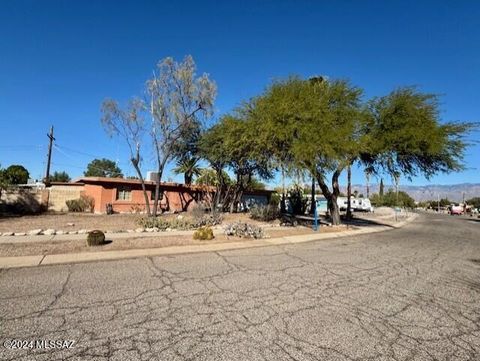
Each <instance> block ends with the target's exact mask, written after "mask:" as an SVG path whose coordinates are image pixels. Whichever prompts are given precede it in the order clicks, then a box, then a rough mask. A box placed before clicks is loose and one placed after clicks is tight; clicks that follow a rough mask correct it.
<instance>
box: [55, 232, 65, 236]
mask: <svg viewBox="0 0 480 361" xmlns="http://www.w3.org/2000/svg"><path fill="white" fill-rule="evenodd" d="M55 234H56V235H57V236H61V235H64V234H66V232H65V231H57V233H55Z"/></svg>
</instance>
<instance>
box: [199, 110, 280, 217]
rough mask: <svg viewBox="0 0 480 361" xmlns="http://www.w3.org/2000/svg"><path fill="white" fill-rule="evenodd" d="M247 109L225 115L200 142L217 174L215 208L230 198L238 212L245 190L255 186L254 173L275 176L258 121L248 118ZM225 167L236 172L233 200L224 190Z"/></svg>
mask: <svg viewBox="0 0 480 361" xmlns="http://www.w3.org/2000/svg"><path fill="white" fill-rule="evenodd" d="M244 110H245V109H242V110H238V111H237V112H236V114H235V116H233V115H226V116H224V117H222V119H221V120H220V122H219V123H218V124H216V125H215V126H213V127H212V128H211V129H209V130H208V131H207V132H206V133H205V134H204V135H203V137H202V139H201V141H200V149H201V154H202V157H204V158H205V159H207V160H208V161H209V162H210V165H211V167H212V168H213V169H214V170H215V172H216V174H217V183H216V184H217V190H216V199H215V201H214V207H216V206H217V205H218V204H219V203H220V202H221V203H222V204H223V207H224V208H225V206H226V203H227V200H228V205H229V208H230V212H237V211H238V205H239V203H240V202H241V199H242V196H243V193H244V191H245V190H247V189H249V188H252V187H253V186H255V184H254V182H255V179H254V176H255V175H256V176H258V177H259V178H261V179H270V178H271V177H272V175H273V174H272V171H273V165H272V162H271V156H270V155H269V153H268V150H267V149H266V148H265V144H263V143H262V142H261V139H260V138H259V137H258V128H257V124H256V122H255V120H254V119H253V118H248V117H246V114H247V113H246V112H245V113H244ZM225 168H228V169H230V170H231V171H232V172H233V173H234V175H235V179H234V183H233V185H232V187H231V189H232V194H231V196H230V199H228V198H227V194H226V192H225V186H226V182H225V181H226V180H225V179H224V169H225Z"/></svg>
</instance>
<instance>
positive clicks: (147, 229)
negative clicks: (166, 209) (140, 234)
mask: <svg viewBox="0 0 480 361" xmlns="http://www.w3.org/2000/svg"><path fill="white" fill-rule="evenodd" d="M145 230H146V231H147V232H149V233H152V232H153V228H146V229H145Z"/></svg>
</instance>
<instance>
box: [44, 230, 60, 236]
mask: <svg viewBox="0 0 480 361" xmlns="http://www.w3.org/2000/svg"><path fill="white" fill-rule="evenodd" d="M56 232H57V231H55V230H54V229H53V228H49V229H46V230H44V231H43V234H44V235H46V236H53V235H54V234H55V233H56Z"/></svg>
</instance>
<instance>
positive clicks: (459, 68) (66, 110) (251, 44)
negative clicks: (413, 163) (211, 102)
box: [0, 0, 480, 185]
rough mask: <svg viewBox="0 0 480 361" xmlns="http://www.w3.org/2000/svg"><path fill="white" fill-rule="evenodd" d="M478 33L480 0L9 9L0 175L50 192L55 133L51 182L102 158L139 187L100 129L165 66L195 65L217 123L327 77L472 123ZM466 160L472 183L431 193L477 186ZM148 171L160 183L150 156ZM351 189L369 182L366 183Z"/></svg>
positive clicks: (1, 13) (1, 33)
mask: <svg viewBox="0 0 480 361" xmlns="http://www.w3.org/2000/svg"><path fill="white" fill-rule="evenodd" d="M479 25H480V2H478V1H475V0H471V1H453V0H452V1H405V0H401V1H400V0H398V1H381V0H378V1H354V0H352V1H284V0H276V1H274V0H272V1H223V2H221V1H190V2H189V1H139V0H136V1H125V0H122V1H106V0H102V1H100V0H97V1H92V0H89V1H73V0H70V1H67V0H65V1H47V0H43V1H23V0H4V1H1V2H0V134H1V141H0V164H1V166H2V167H7V166H9V165H10V164H23V165H25V167H26V168H27V169H28V170H29V171H30V173H31V176H32V177H33V178H42V176H43V174H44V171H45V163H46V152H47V141H48V139H47V137H46V133H47V131H48V129H49V127H50V125H54V126H55V137H56V144H57V147H55V148H54V152H53V160H52V161H53V165H52V171H55V170H58V171H62V170H66V171H67V172H68V173H69V174H70V175H71V176H72V177H76V176H80V175H82V173H83V171H84V169H85V167H86V164H87V163H88V162H89V161H90V160H92V159H93V158H94V157H106V158H111V159H114V160H117V161H118V162H119V166H120V167H121V168H122V170H123V171H124V173H126V174H127V175H128V174H130V175H133V173H134V171H133V169H132V167H131V166H129V164H128V153H127V150H126V148H125V146H124V144H123V143H122V142H121V141H119V140H110V139H109V138H108V137H107V135H106V134H105V132H104V131H103V129H102V127H101V125H100V105H101V102H102V100H103V99H104V98H106V97H112V98H115V99H118V100H120V101H124V100H126V99H128V98H130V97H132V96H135V95H141V93H142V91H143V85H144V82H145V80H146V79H147V78H148V77H149V76H150V75H151V72H152V70H153V68H154V67H155V64H156V63H157V62H158V60H160V59H162V58H164V57H166V56H173V57H174V58H175V59H177V60H181V59H182V58H183V57H184V56H185V55H187V54H191V55H192V56H193V57H194V59H195V61H196V63H197V66H198V72H199V73H203V72H207V73H209V74H210V76H211V78H212V79H214V80H215V81H216V82H217V85H218V97H217V102H216V117H218V116H219V115H221V114H222V113H225V112H228V111H230V110H231V109H232V108H233V107H235V106H236V105H237V104H238V103H239V102H240V101H242V100H244V99H248V98H249V97H251V96H254V95H256V94H258V93H259V92H261V91H262V90H263V89H264V88H265V86H266V85H268V83H269V82H271V81H272V79H276V78H282V77H287V76H288V75H290V74H298V75H300V76H304V77H308V76H311V75H316V74H323V75H327V76H329V77H330V78H348V79H350V80H351V81H352V83H354V84H355V85H358V86H360V87H362V88H364V89H365V96H366V98H369V97H372V96H381V95H384V94H386V93H388V92H389V91H390V90H392V89H393V88H395V87H398V86H403V85H418V86H419V87H420V89H421V90H423V91H426V92H434V93H439V94H442V98H441V99H442V118H443V119H444V120H468V121H476V120H479V118H480V116H479V115H480V110H479V109H480V107H479V104H480V95H479V94H480V93H479V89H480V46H479V44H480V26H479ZM478 138H480V135H479V133H478V132H477V133H475V134H473V135H472V136H471V139H472V140H475V139H478ZM465 160H466V164H467V166H468V168H469V169H468V170H467V171H465V172H462V173H457V174H450V175H439V176H436V177H434V178H433V179H432V180H431V182H432V183H438V184H449V183H463V182H480V176H479V170H480V169H479V167H480V145H478V144H477V145H475V146H473V147H471V148H469V149H468V151H467V156H466V158H465ZM143 168H144V170H145V171H146V170H149V169H154V162H153V156H151V155H150V154H149V155H147V156H146V157H145V162H144V166H143ZM168 177H172V178H174V179H178V180H179V179H181V178H175V177H174V176H173V175H167V178H168ZM353 181H354V183H362V182H363V174H362V172H361V171H360V170H356V171H355V172H354V175H353ZM426 183H427V181H426V180H425V179H423V178H418V179H414V180H413V184H419V185H420V184H426Z"/></svg>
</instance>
